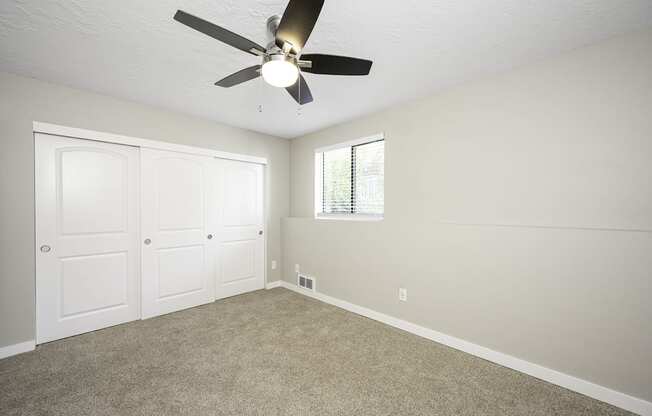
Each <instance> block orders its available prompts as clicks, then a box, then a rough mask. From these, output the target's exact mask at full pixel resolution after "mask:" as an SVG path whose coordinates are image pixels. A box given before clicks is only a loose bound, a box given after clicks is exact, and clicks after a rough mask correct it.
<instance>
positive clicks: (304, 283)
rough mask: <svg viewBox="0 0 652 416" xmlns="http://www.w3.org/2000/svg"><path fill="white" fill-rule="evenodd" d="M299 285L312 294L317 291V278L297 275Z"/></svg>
mask: <svg viewBox="0 0 652 416" xmlns="http://www.w3.org/2000/svg"><path fill="white" fill-rule="evenodd" d="M297 284H298V285H299V287H300V288H302V289H306V290H310V291H311V292H314V291H315V278H314V277H312V276H306V275H304V274H298V275H297Z"/></svg>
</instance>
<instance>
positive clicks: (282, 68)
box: [261, 54, 299, 88]
mask: <svg viewBox="0 0 652 416" xmlns="http://www.w3.org/2000/svg"><path fill="white" fill-rule="evenodd" d="M261 72H262V74H263V79H264V80H265V82H267V83H268V84H270V85H273V86H275V87H279V88H286V87H289V86H291V85H294V84H295V83H296V82H297V79H298V78H299V67H298V66H297V64H296V62H295V60H294V58H292V57H290V56H286V55H283V54H273V55H269V57H266V58H265V62H264V63H263V67H262V69H261Z"/></svg>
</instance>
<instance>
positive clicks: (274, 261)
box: [272, 260, 276, 270]
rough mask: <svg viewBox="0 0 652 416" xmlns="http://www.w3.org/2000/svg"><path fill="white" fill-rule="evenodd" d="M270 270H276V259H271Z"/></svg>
mask: <svg viewBox="0 0 652 416" xmlns="http://www.w3.org/2000/svg"><path fill="white" fill-rule="evenodd" d="M272 270H276V260H272Z"/></svg>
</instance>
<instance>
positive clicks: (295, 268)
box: [294, 264, 301, 273]
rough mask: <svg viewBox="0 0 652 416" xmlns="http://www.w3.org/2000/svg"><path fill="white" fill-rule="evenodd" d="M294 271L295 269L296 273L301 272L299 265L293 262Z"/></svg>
mask: <svg viewBox="0 0 652 416" xmlns="http://www.w3.org/2000/svg"><path fill="white" fill-rule="evenodd" d="M294 271H295V272H296V273H299V272H301V269H300V268H299V265H298V264H295V265H294Z"/></svg>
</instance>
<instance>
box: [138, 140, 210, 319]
mask: <svg viewBox="0 0 652 416" xmlns="http://www.w3.org/2000/svg"><path fill="white" fill-rule="evenodd" d="M213 162H214V159H213V158H210V157H207V156H198V155H191V154H185V153H176V152H168V151H161V150H152V149H145V148H144V149H141V176H142V186H141V187H142V216H141V224H142V232H141V239H142V292H143V309H142V313H143V318H148V317H152V316H156V315H161V314H165V313H169V312H173V311H177V310H180V309H185V308H189V307H192V306H197V305H201V304H204V303H208V302H212V301H213V300H214V299H215V280H214V278H213V274H214V273H213V270H214V269H213V263H214V261H213V257H214V254H213V253H212V251H213V250H212V249H213V247H212V243H213V240H212V235H211V232H214V231H212V230H211V218H210V215H211V213H210V210H209V207H208V204H209V203H211V196H210V192H211V188H212V186H211V182H212V177H213V171H214V169H215V167H214V164H213Z"/></svg>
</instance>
